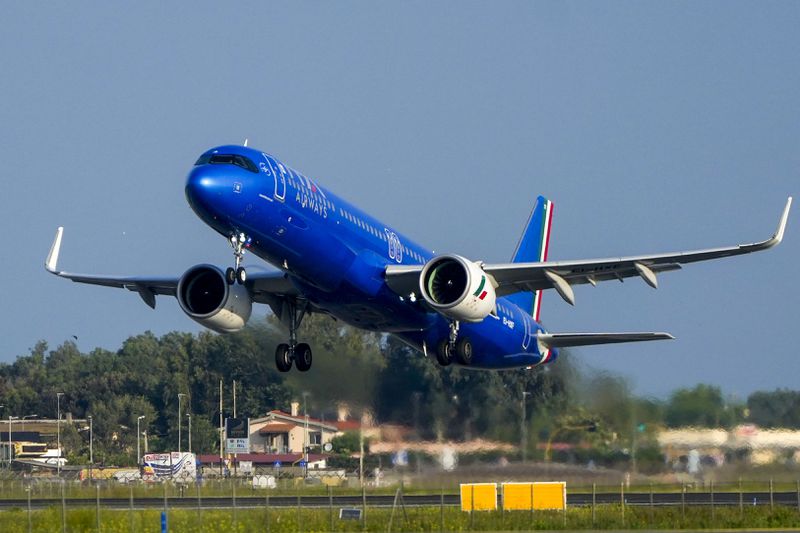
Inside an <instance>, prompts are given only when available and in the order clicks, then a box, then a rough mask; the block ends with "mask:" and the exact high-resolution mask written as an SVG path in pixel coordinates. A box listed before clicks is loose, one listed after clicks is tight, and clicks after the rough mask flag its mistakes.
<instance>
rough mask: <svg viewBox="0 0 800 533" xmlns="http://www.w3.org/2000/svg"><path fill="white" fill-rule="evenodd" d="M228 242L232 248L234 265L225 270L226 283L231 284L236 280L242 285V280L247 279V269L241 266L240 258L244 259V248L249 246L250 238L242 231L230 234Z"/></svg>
mask: <svg viewBox="0 0 800 533" xmlns="http://www.w3.org/2000/svg"><path fill="white" fill-rule="evenodd" d="M229 242H230V244H231V248H233V257H234V266H233V267H228V268H227V270H225V279H226V280H227V281H228V285H233V284H234V283H236V282H239V283H240V284H241V285H244V282H245V281H247V271H246V270H245V269H244V267H243V266H242V260H243V259H244V252H245V250H246V249H247V248H250V243H251V242H252V239H251V238H250V237H248V236H247V235H245V234H244V233H239V234H236V235H231V237H230V239H229Z"/></svg>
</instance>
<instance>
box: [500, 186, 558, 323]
mask: <svg viewBox="0 0 800 533" xmlns="http://www.w3.org/2000/svg"><path fill="white" fill-rule="evenodd" d="M552 222H553V202H551V201H550V200H548V199H547V198H545V197H544V196H539V197H538V198H537V199H536V203H535V204H534V206H533V210H532V211H531V215H530V217H529V218H528V224H527V226H525V231H523V232H522V237H520V239H519V243H518V244H517V249H516V250H515V251H514V256H513V257H512V258H511V261H512V262H513V263H538V262H543V261H547V252H548V249H549V248H550V226H551V223H552ZM507 298H508V299H509V300H511V301H512V302H514V303H515V304H516V305H518V306H519V307H521V308H522V309H524V310H525V311H528V312H529V313H530V314H531V316H533V319H534V320H535V321H537V322H539V311H540V308H541V303H542V291H536V292H518V293H515V294H512V295H510V296H507Z"/></svg>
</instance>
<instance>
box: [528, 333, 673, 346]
mask: <svg viewBox="0 0 800 533" xmlns="http://www.w3.org/2000/svg"><path fill="white" fill-rule="evenodd" d="M536 338H537V339H538V340H539V342H540V343H541V344H543V345H545V346H546V347H547V348H569V347H572V346H589V345H596V344H617V343H620V342H644V341H660V340H673V339H675V337H673V336H672V335H670V334H669V333H649V332H645V333H540V334H539V335H537V336H536Z"/></svg>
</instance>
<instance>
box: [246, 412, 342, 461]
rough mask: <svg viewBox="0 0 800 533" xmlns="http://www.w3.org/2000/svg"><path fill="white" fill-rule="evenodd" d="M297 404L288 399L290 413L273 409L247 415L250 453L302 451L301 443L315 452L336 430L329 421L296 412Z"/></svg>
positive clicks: (319, 449)
mask: <svg viewBox="0 0 800 533" xmlns="http://www.w3.org/2000/svg"><path fill="white" fill-rule="evenodd" d="M299 406H300V404H299V403H297V402H292V411H291V413H285V412H283V411H280V410H277V409H276V410H274V411H270V412H269V413H267V415H266V416H264V417H262V418H251V419H250V451H251V452H252V453H270V454H296V453H303V451H304V450H303V447H304V445H307V446H309V447H310V448H311V450H313V451H315V452H317V453H319V452H320V451H321V450H322V447H323V446H324V445H325V444H326V443H328V442H330V441H331V439H333V437H335V436H336V434H337V432H338V431H339V430H338V428H337V427H336V426H335V425H334V423H333V422H330V423H328V422H323V421H322V420H319V419H316V418H312V417H310V416H309V417H307V418H306V417H305V416H303V415H301V414H299V412H298V411H299Z"/></svg>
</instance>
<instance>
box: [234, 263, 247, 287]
mask: <svg viewBox="0 0 800 533" xmlns="http://www.w3.org/2000/svg"><path fill="white" fill-rule="evenodd" d="M236 281H238V282H239V285H244V282H245V281H247V271H246V270H245V269H244V267H239V268H237V269H236Z"/></svg>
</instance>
